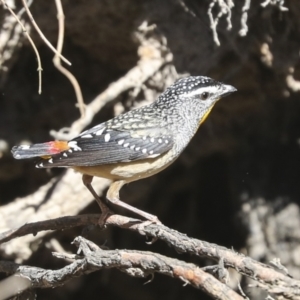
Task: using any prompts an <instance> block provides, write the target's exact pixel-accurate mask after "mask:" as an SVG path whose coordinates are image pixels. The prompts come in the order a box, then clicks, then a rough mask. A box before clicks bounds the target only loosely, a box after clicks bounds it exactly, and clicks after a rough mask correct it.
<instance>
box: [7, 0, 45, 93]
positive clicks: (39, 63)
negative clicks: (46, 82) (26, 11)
mask: <svg viewBox="0 0 300 300" xmlns="http://www.w3.org/2000/svg"><path fill="white" fill-rule="evenodd" d="M1 2H2V4H3V5H4V6H5V7H6V8H7V9H8V11H9V12H10V13H11V14H12V15H13V16H14V17H15V19H16V20H17V22H18V23H19V24H20V26H21V27H22V31H23V33H24V34H25V35H26V37H27V39H28V40H29V42H30V44H31V46H32V48H33V50H34V52H35V55H36V59H37V62H38V68H37V71H38V74H39V89H38V93H39V94H41V93H42V71H43V69H42V62H41V58H40V55H39V52H38V50H37V48H36V46H35V44H34V42H33V40H32V39H31V37H30V35H29V33H28V32H27V30H26V28H25V26H24V25H23V24H22V22H21V20H20V19H19V18H18V16H17V15H16V14H15V13H14V11H13V10H12V9H11V8H10V7H9V6H8V5H7V3H6V2H5V0H1Z"/></svg>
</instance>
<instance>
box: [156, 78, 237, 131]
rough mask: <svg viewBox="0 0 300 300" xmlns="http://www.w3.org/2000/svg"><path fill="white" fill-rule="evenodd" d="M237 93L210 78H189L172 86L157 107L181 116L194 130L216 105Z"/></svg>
mask: <svg viewBox="0 0 300 300" xmlns="http://www.w3.org/2000/svg"><path fill="white" fill-rule="evenodd" d="M235 91H236V88H234V87H233V86H231V85H228V84H224V83H221V82H218V81H216V80H214V79H212V78H209V77H205V76H189V77H186V78H182V79H179V80H177V81H176V82H175V83H174V84H173V85H171V86H170V87H169V88H168V89H167V90H166V91H165V92H164V93H163V94H162V95H160V97H159V98H158V100H157V105H158V106H160V107H161V108H166V109H168V110H170V111H173V113H172V114H171V115H174V116H176V115H180V117H181V118H183V119H184V120H186V121H188V122H190V125H191V126H192V127H193V128H195V127H196V128H198V126H199V125H200V124H201V123H202V122H204V120H205V119H206V117H207V116H208V114H209V113H210V111H211V109H212V108H213V106H214V104H215V103H216V102H217V101H218V100H219V99H221V98H223V97H225V96H228V95H229V94H231V93H233V92H235ZM196 128H195V129H196Z"/></svg>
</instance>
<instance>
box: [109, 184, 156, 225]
mask: <svg viewBox="0 0 300 300" xmlns="http://www.w3.org/2000/svg"><path fill="white" fill-rule="evenodd" d="M125 183H126V181H125V180H119V181H115V182H113V183H112V184H111V185H110V187H109V189H108V191H107V194H106V198H107V199H108V200H109V201H110V202H111V203H113V204H115V205H118V206H121V207H123V208H126V209H127V210H130V211H132V212H134V213H135V214H137V215H140V216H142V217H143V218H145V219H147V220H149V221H150V222H151V223H155V224H161V222H160V221H159V220H158V218H157V217H156V216H154V215H151V214H149V213H146V212H144V211H142V210H140V209H138V208H135V207H133V206H131V205H129V204H127V203H125V202H123V201H121V200H120V198H119V191H120V189H121V188H122V186H123V185H124V184H125Z"/></svg>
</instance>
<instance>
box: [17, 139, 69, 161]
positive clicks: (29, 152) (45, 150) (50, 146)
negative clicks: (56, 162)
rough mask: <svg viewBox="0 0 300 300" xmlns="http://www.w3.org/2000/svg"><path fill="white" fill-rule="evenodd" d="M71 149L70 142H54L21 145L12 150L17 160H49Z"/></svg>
mask: <svg viewBox="0 0 300 300" xmlns="http://www.w3.org/2000/svg"><path fill="white" fill-rule="evenodd" d="M68 149H70V147H69V145H68V142H65V141H53V142H47V143H42V144H33V145H20V146H14V147H13V148H12V149H11V152H12V154H13V157H14V158H16V159H24V158H33V157H42V158H49V157H51V156H52V155H54V154H58V153H60V152H62V151H65V150H68Z"/></svg>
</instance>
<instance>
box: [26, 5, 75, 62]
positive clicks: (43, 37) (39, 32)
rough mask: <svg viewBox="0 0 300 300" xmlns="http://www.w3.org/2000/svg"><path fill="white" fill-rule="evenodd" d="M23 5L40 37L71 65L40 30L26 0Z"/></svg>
mask: <svg viewBox="0 0 300 300" xmlns="http://www.w3.org/2000/svg"><path fill="white" fill-rule="evenodd" d="M22 2H23V5H24V7H25V9H26V12H27V15H28V17H29V19H30V22H31V23H32V25H33V27H34V28H35V29H36V31H37V32H38V34H39V35H40V37H41V38H42V40H43V41H44V42H45V43H46V45H47V46H48V47H49V48H50V49H51V50H52V51H53V52H54V53H55V54H57V55H59V56H60V58H61V59H62V60H63V61H64V62H65V63H66V64H68V65H70V66H71V62H69V61H68V60H67V59H66V58H65V57H63V56H62V55H61V54H60V53H58V52H57V50H56V49H55V48H54V47H53V46H52V44H51V43H50V42H49V41H48V40H47V38H46V37H45V36H44V34H43V33H42V31H41V30H40V28H39V27H38V25H37V24H36V22H35V21H34V19H33V16H32V14H31V12H30V10H29V8H28V6H27V3H26V1H25V0H22Z"/></svg>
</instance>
